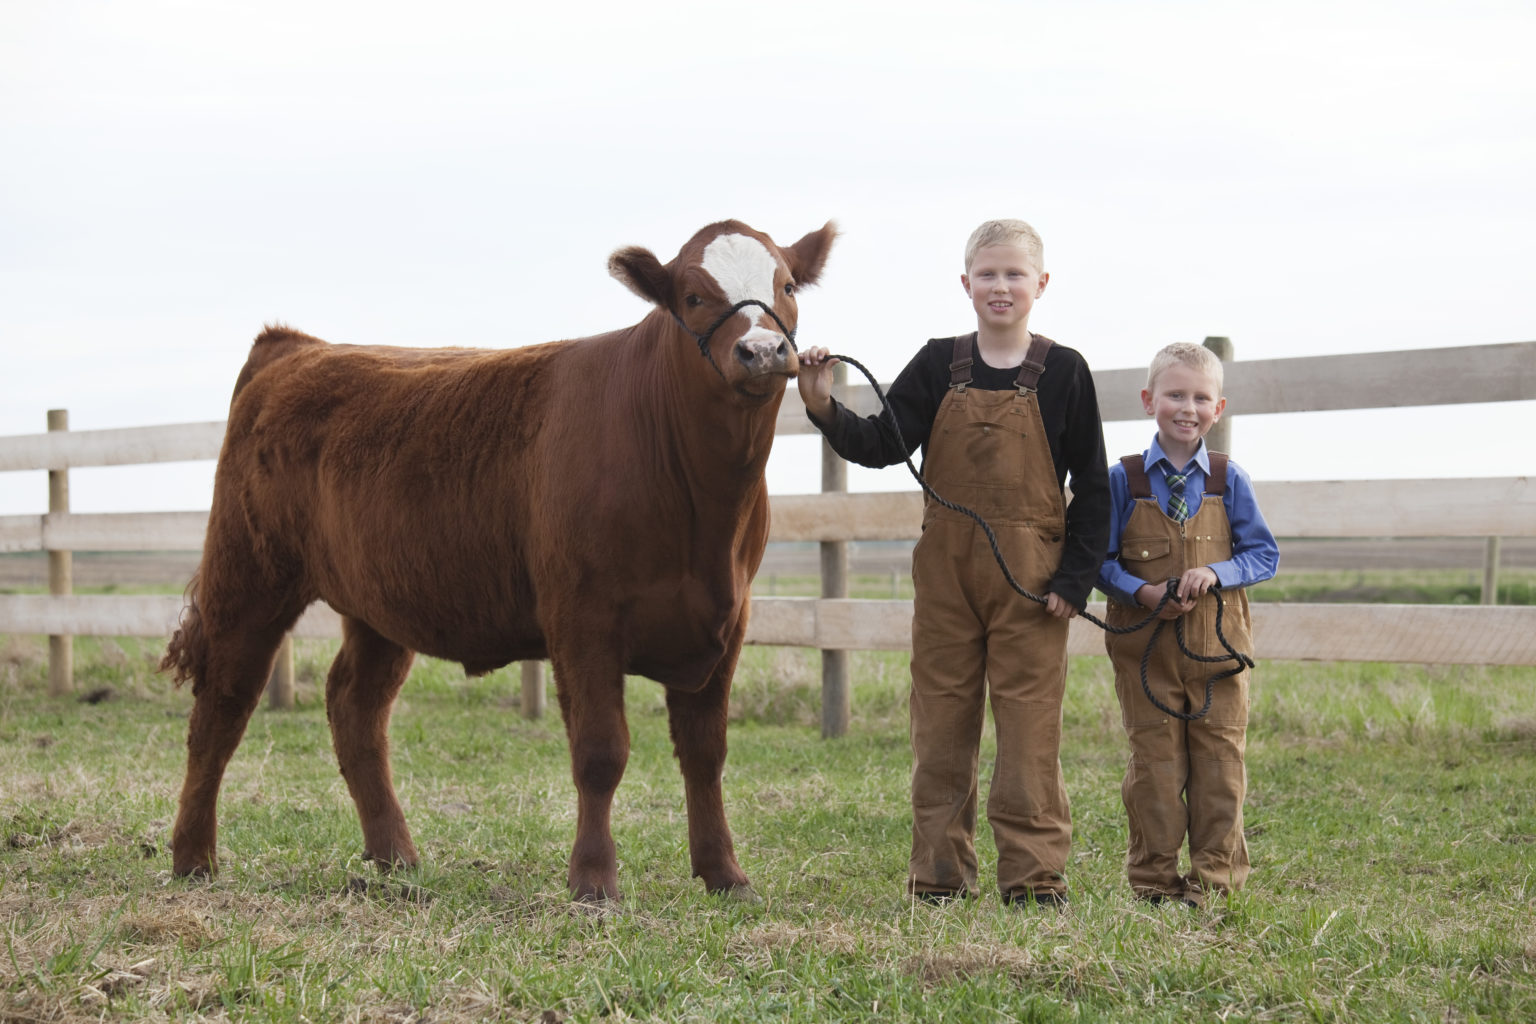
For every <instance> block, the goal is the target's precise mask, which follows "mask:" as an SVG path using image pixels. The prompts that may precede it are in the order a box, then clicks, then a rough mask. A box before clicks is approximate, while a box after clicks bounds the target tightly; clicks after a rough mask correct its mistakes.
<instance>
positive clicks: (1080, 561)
mask: <svg viewBox="0 0 1536 1024" xmlns="http://www.w3.org/2000/svg"><path fill="white" fill-rule="evenodd" d="M1073 385H1074V386H1073V390H1072V395H1073V399H1072V401H1071V402H1070V403H1069V405H1068V407H1067V419H1066V425H1065V426H1066V429H1065V431H1064V433H1063V434H1062V455H1063V456H1064V461H1065V463H1066V468H1067V474H1068V476H1069V477H1070V479H1071V482H1072V501H1071V503H1070V504H1069V505H1068V506H1067V532H1066V538H1065V539H1066V543H1065V544H1063V545H1062V549H1061V565H1060V566H1059V567H1058V568H1057V570H1056V573H1055V574H1054V575H1053V576H1052V577H1051V582H1050V586H1049V590H1050V592H1051V593H1055V594H1060V595H1061V596H1062V598H1063V599H1065V600H1066V601H1067V602H1068V603H1069V604H1071V605H1072V606H1073V607H1075V608H1082V607H1083V606H1084V605H1086V604H1087V603H1088V595H1089V594H1090V593H1092V592H1093V585H1094V581H1095V579H1096V578H1097V577H1098V574H1099V571H1100V569H1101V567H1102V566H1103V564H1104V556H1105V553H1106V552H1107V551H1108V550H1109V529H1110V518H1111V512H1110V508H1111V504H1112V503H1111V499H1110V490H1109V468H1108V466H1107V465H1106V461H1107V459H1106V456H1105V454H1104V426H1103V424H1102V423H1101V422H1100V420H1099V399H1098V394H1097V392H1095V391H1094V387H1093V374H1092V373H1091V372H1090V371H1089V369H1088V364H1087V363H1086V362H1085V361H1083V360H1082V359H1081V358H1079V359H1078V366H1077V372H1076V375H1075V380H1074V381H1073Z"/></svg>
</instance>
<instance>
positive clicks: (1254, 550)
mask: <svg viewBox="0 0 1536 1024" xmlns="http://www.w3.org/2000/svg"><path fill="white" fill-rule="evenodd" d="M1222 500H1223V504H1225V506H1226V510H1227V520H1228V522H1230V523H1231V525H1232V557H1231V558H1230V559H1227V560H1226V561H1223V562H1213V563H1211V565H1210V566H1209V568H1210V569H1211V571H1213V572H1215V573H1216V579H1217V580H1218V581H1219V582H1220V583H1221V586H1222V588H1223V589H1227V590H1230V589H1232V588H1233V587H1251V586H1253V585H1254V584H1255V583H1263V582H1264V581H1265V580H1267V579H1272V578H1273V577H1274V575H1275V573H1276V572H1277V571H1278V570H1279V568H1280V547H1279V545H1278V544H1276V543H1275V535H1274V534H1273V533H1271V532H1270V529H1269V524H1268V523H1266V522H1265V521H1264V514H1263V513H1262V512H1260V511H1259V503H1258V501H1257V500H1255V498H1254V494H1253V481H1252V480H1250V479H1249V478H1248V474H1247V473H1246V472H1245V471H1244V470H1242V469H1241V468H1239V467H1238V465H1237V463H1235V462H1228V463H1227V491H1226V494H1225V495H1224V496H1223V499H1222Z"/></svg>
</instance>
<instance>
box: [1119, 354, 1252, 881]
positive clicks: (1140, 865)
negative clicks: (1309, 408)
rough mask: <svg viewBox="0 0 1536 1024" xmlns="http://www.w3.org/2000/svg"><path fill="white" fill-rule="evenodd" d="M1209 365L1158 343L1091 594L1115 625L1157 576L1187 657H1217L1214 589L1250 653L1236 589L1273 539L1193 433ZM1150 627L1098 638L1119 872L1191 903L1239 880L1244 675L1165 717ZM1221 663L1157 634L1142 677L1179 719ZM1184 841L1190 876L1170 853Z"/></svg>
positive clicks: (1207, 392)
mask: <svg viewBox="0 0 1536 1024" xmlns="http://www.w3.org/2000/svg"><path fill="white" fill-rule="evenodd" d="M1221 385H1222V368H1221V360H1219V359H1218V358H1216V355H1215V353H1213V352H1211V350H1210V349H1207V348H1205V347H1203V346H1201V345H1190V344H1183V343H1181V344H1175V345H1169V346H1168V347H1167V348H1164V349H1163V350H1162V351H1161V352H1159V353H1157V355H1156V356H1155V357H1154V358H1153V359H1152V366H1151V368H1150V369H1149V370H1148V372H1147V386H1146V388H1145V389H1144V390H1143V391H1142V392H1141V404H1142V407H1143V408H1144V409H1145V410H1146V412H1147V415H1148V416H1151V417H1154V418H1155V419H1156V421H1157V435H1156V436H1155V437H1154V438H1153V439H1152V446H1151V447H1150V448H1148V449H1147V451H1146V452H1145V453H1144V454H1141V455H1128V456H1126V457H1125V458H1123V459H1121V460H1120V462H1119V463H1118V464H1116V465H1114V466H1111V467H1110V471H1109V488H1110V494H1111V499H1112V505H1111V509H1112V513H1113V517H1112V519H1111V521H1110V534H1109V550H1110V556H1109V558H1108V559H1107V560H1106V561H1105V562H1104V565H1103V568H1102V569H1101V570H1100V572H1099V588H1100V589H1101V590H1103V591H1104V592H1105V593H1106V594H1108V595H1109V597H1110V603H1109V615H1108V622H1109V624H1110V625H1111V626H1126V625H1130V624H1132V623H1135V622H1136V621H1138V620H1140V619H1141V618H1143V617H1145V615H1146V613H1147V612H1148V611H1150V610H1151V609H1153V608H1155V607H1157V603H1158V601H1159V600H1160V599H1161V598H1162V596H1163V595H1164V594H1165V593H1166V592H1167V582H1168V580H1169V579H1177V580H1178V581H1179V582H1178V590H1177V595H1176V597H1173V598H1170V599H1169V601H1168V604H1167V605H1165V606H1164V608H1163V611H1162V616H1161V617H1162V618H1164V619H1178V618H1180V617H1182V618H1183V627H1184V641H1185V645H1186V646H1187V647H1188V648H1189V649H1190V650H1191V651H1193V652H1195V653H1196V654H1201V655H1207V656H1210V655H1221V654H1225V653H1226V652H1225V651H1224V649H1223V648H1222V647H1221V645H1220V642H1219V640H1218V639H1217V637H1216V628H1215V627H1216V597H1215V595H1213V594H1211V593H1210V591H1211V589H1212V588H1213V587H1217V586H1219V587H1220V588H1221V592H1222V597H1223V599H1224V601H1225V608H1224V611H1223V615H1222V621H1221V628H1222V633H1223V634H1224V635H1225V636H1226V638H1227V640H1228V641H1229V642H1230V643H1231V644H1232V646H1233V647H1235V648H1236V649H1237V650H1239V651H1242V652H1244V653H1251V652H1252V650H1253V644H1252V641H1251V640H1250V633H1251V630H1250V628H1249V620H1248V595H1247V594H1246V593H1245V592H1244V591H1243V590H1242V589H1240V588H1243V587H1247V586H1251V585H1252V584H1254V583H1261V582H1263V581H1264V580H1267V579H1269V578H1270V577H1272V576H1274V574H1275V570H1276V569H1277V568H1278V567H1279V564H1280V553H1279V549H1278V548H1277V547H1276V546H1275V538H1274V535H1273V534H1272V533H1270V531H1269V527H1268V526H1267V525H1265V523H1264V517H1263V515H1261V514H1260V512H1259V506H1258V504H1257V503H1256V502H1255V501H1254V497H1253V485H1252V483H1251V482H1250V481H1249V479H1248V474H1247V473H1245V472H1243V471H1242V470H1241V469H1239V468H1238V466H1237V464H1236V463H1235V462H1232V461H1231V460H1230V459H1228V458H1227V457H1226V456H1225V455H1221V454H1218V453H1214V452H1208V451H1207V450H1206V447H1205V435H1206V434H1207V433H1208V432H1209V431H1210V429H1211V427H1212V426H1214V425H1215V423H1216V421H1217V420H1218V419H1220V418H1221V414H1222V411H1223V410H1224V409H1225V408H1226V404H1227V402H1226V399H1225V398H1223V397H1222V395H1221ZM1152 628H1153V627H1152V626H1151V625H1148V626H1147V627H1146V628H1145V629H1142V630H1138V631H1136V632H1134V633H1128V634H1125V635H1121V636H1116V635H1115V634H1113V633H1106V634H1105V646H1106V647H1107V649H1108V651H1109V655H1110V658H1111V659H1112V661H1113V662H1114V666H1115V692H1116V695H1117V696H1118V697H1119V699H1120V713H1121V720H1122V722H1123V724H1124V726H1125V732H1126V735H1127V736H1128V737H1129V738H1130V743H1131V760H1130V764H1129V766H1128V767H1127V768H1126V771H1125V780H1124V782H1123V783H1122V785H1121V788H1120V792H1121V797H1122V799H1123V800H1124V801H1125V810H1126V814H1127V816H1128V817H1129V819H1130V845H1129V849H1128V852H1127V853H1126V859H1125V864H1126V873H1127V875H1128V876H1129V877H1130V882H1131V889H1132V891H1133V892H1135V894H1136V895H1137V896H1138V897H1140V898H1142V899H1145V900H1149V901H1151V902H1153V903H1161V902H1163V901H1165V900H1171V901H1176V902H1179V903H1183V904H1186V905H1189V906H1198V905H1200V904H1201V903H1203V902H1204V898H1205V894H1206V893H1207V892H1223V893H1225V892H1232V891H1235V890H1237V889H1239V888H1241V887H1242V885H1243V882H1244V881H1245V880H1246V879H1247V877H1248V846H1247V844H1246V843H1245V842H1244V840H1243V796H1244V794H1245V793H1246V792H1247V786H1248V780H1247V773H1246V769H1245V768H1244V766H1243V750H1244V747H1245V744H1246V735H1247V728H1248V676H1249V673H1248V670H1247V669H1244V670H1243V671H1242V672H1241V673H1240V674H1238V675H1236V676H1230V677H1228V678H1226V679H1221V680H1218V681H1217V683H1216V684H1215V687H1216V688H1215V691H1214V695H1213V698H1212V700H1211V708H1210V712H1209V713H1208V714H1206V715H1205V716H1204V717H1203V718H1200V719H1197V720H1195V721H1184V720H1182V719H1179V718H1175V717H1173V716H1172V715H1167V714H1164V713H1163V712H1162V711H1160V710H1158V709H1157V708H1156V707H1155V706H1153V704H1152V702H1151V701H1149V700H1147V697H1146V694H1145V693H1143V692H1142V688H1141V664H1142V656H1143V654H1144V653H1145V652H1146V646H1147V639H1148V637H1149V636H1150V635H1151V633H1150V631H1151V629H1152ZM1219 671H1221V666H1220V665H1215V664H1208V663H1203V662H1199V661H1195V660H1193V659H1190V658H1188V657H1185V656H1184V655H1183V654H1181V653H1180V651H1179V648H1178V642H1177V638H1176V635H1175V633H1174V630H1173V629H1171V628H1165V629H1163V631H1162V633H1161V635H1160V636H1159V637H1158V640H1157V645H1156V647H1155V648H1154V649H1153V651H1152V654H1151V657H1150V659H1149V662H1148V665H1147V684H1148V688H1149V689H1150V690H1151V691H1152V693H1153V695H1155V696H1156V697H1157V699H1158V700H1159V701H1161V702H1162V703H1163V704H1164V705H1165V706H1166V707H1170V708H1173V709H1175V710H1181V711H1184V712H1185V713H1193V712H1195V711H1198V710H1199V708H1200V707H1201V705H1202V704H1204V703H1205V681H1206V679H1207V678H1209V677H1210V676H1211V675H1212V674H1214V673H1216V672H1219ZM1186 833H1187V834H1188V837H1189V860H1190V867H1189V872H1188V873H1187V874H1185V875H1180V874H1179V851H1180V849H1181V848H1182V847H1183V845H1184V838H1185V835H1186Z"/></svg>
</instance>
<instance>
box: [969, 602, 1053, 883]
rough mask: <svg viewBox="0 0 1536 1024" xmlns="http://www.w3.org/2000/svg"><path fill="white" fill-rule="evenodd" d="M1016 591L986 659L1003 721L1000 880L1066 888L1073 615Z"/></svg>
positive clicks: (997, 796) (991, 809)
mask: <svg viewBox="0 0 1536 1024" xmlns="http://www.w3.org/2000/svg"><path fill="white" fill-rule="evenodd" d="M1010 593H1011V592H1010ZM1012 597H1013V599H1012V600H1011V601H1010V602H1009V607H1008V609H1007V611H1006V612H1005V613H1004V615H1003V616H1000V617H999V618H1001V619H1003V620H1004V621H996V620H995V621H994V625H993V629H992V631H991V634H990V643H989V646H988V659H987V684H988V687H989V688H990V691H991V703H992V719H993V722H994V723H995V724H996V727H997V759H996V761H995V763H994V765H993V769H992V780H991V783H990V786H989V788H988V794H987V821H988V822H989V823H990V824H991V825H992V835H993V838H994V840H995V841H996V843H997V885H998V889H999V890H1000V891H1001V892H1003V893H1005V894H1006V893H1023V892H1024V891H1033V892H1036V893H1042V892H1059V893H1065V892H1066V888H1067V883H1066V878H1065V875H1064V872H1065V871H1066V867H1067V857H1068V855H1069V853H1070V851H1071V846H1072V808H1071V804H1070V802H1069V800H1068V797H1067V787H1066V783H1065V781H1064V779H1063V778H1062V772H1061V703H1062V697H1063V695H1064V693H1065V690H1066V679H1067V629H1068V622H1067V620H1065V619H1057V618H1055V617H1053V616H1051V615H1050V614H1049V613H1047V612H1046V611H1045V609H1044V608H1043V607H1041V606H1039V605H1037V604H1034V603H1033V602H1029V601H1025V600H1023V599H1022V598H1019V597H1017V596H1016V595H1012Z"/></svg>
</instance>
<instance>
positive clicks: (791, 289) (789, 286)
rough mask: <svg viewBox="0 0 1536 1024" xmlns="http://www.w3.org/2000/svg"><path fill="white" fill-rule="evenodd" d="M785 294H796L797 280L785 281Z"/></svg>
mask: <svg viewBox="0 0 1536 1024" xmlns="http://www.w3.org/2000/svg"><path fill="white" fill-rule="evenodd" d="M784 294H785V295H793V294H795V282H793V281H785V282H784Z"/></svg>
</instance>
